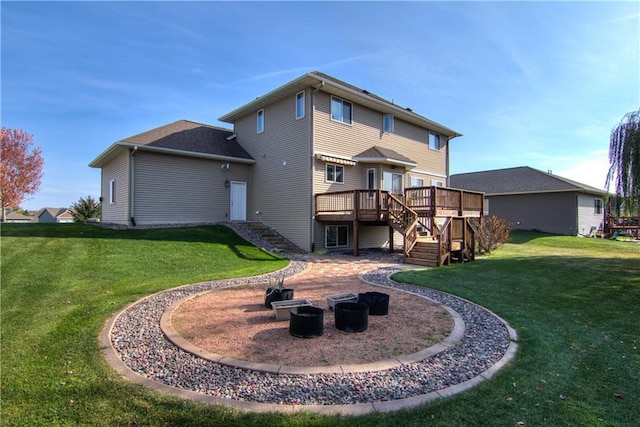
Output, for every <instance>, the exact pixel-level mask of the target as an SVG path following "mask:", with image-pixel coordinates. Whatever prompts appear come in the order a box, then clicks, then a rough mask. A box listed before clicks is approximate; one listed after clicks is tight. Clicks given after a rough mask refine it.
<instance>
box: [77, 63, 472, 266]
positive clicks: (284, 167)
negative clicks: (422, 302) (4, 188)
mask: <svg viewBox="0 0 640 427" xmlns="http://www.w3.org/2000/svg"><path fill="white" fill-rule="evenodd" d="M219 120H220V121H221V122H225V123H230V124H232V125H233V129H223V128H218V127H215V126H210V125H206V124H201V123H194V122H191V121H187V120H180V121H177V122H174V123H170V124H167V125H164V126H160V127H158V128H156V129H152V130H149V131H147V132H144V133H141V134H138V135H134V136H132V137H129V138H125V139H122V140H120V141H117V142H115V143H114V144H112V145H111V146H110V147H108V148H107V149H106V150H105V151H104V152H102V153H101V154H100V155H99V156H98V157H96V158H95V159H94V160H93V161H92V162H91V163H90V164H89V166H91V167H94V168H100V169H101V170H102V175H101V179H102V192H101V194H102V197H101V201H102V204H101V206H102V222H103V223H105V224H118V225H125V226H135V225H158V224H193V223H207V222H210V223H214V222H220V221H258V220H264V221H265V222H267V223H268V224H269V225H270V226H271V227H273V228H274V229H276V230H277V231H278V232H279V233H280V234H281V235H283V236H284V237H286V238H287V239H288V240H289V241H291V242H293V243H294V244H295V245H297V246H298V247H299V248H301V249H302V250H304V251H313V250H316V249H336V250H345V249H353V250H354V252H356V253H357V250H358V248H382V247H389V246H391V247H392V246H393V239H394V233H395V235H396V236H398V237H399V238H400V239H402V238H403V237H407V236H410V238H411V239H412V241H411V242H408V243H407V244H406V245H405V255H407V256H409V252H410V250H411V248H412V247H413V245H414V244H415V241H416V237H415V236H416V228H417V227H418V222H420V223H421V224H422V226H423V228H428V229H431V231H432V232H433V233H434V234H435V233H436V230H435V228H437V226H438V224H437V221H433V217H436V216H439V215H442V216H458V217H460V218H459V220H460V222H464V221H466V217H467V216H479V215H480V213H481V210H482V209H481V206H482V197H481V195H476V197H475V199H474V200H475V205H474V206H473V207H472V206H470V204H467V205H465V207H466V208H467V210H466V211H465V212H462V209H461V206H462V205H461V204H460V203H458V204H456V205H455V206H453V205H451V206H449V205H446V206H447V207H450V208H451V209H444V210H442V209H440V208H441V207H442V206H443V205H441V204H438V205H437V206H438V209H436V208H435V206H436V199H440V198H441V199H443V200H445V199H446V200H447V201H451V202H452V203H453V200H454V199H456V198H461V197H462V194H461V193H459V192H458V193H453V192H452V193H445V189H444V188H443V186H445V185H446V184H447V181H448V177H449V150H450V145H451V140H452V139H453V138H456V137H458V136H460V134H459V133H457V132H456V131H454V130H452V129H450V128H448V127H446V126H444V125H442V124H439V123H436V122H434V121H432V120H430V119H428V118H426V117H423V116H420V115H418V114H416V113H414V112H413V111H412V110H411V109H409V108H403V107H400V106H399V105H397V104H395V103H394V102H392V101H388V100H385V99H383V98H380V97H378V96H376V95H374V94H372V93H370V92H369V91H367V90H364V89H360V88H357V87H355V86H353V85H351V84H349V83H346V82H343V81H341V80H338V79H335V78H333V77H331V76H328V75H326V74H323V73H319V72H311V73H307V74H305V75H303V76H301V77H299V78H297V79H295V80H292V81H290V82H289V83H286V84H285V85H283V86H281V87H279V88H276V89H275V90H273V91H271V92H269V93H267V94H265V95H263V96H260V97H258V98H255V99H253V100H252V101H250V102H249V103H247V104H245V105H243V106H241V107H239V108H237V109H235V110H233V111H231V112H229V113H227V114H225V115H223V116H222V117H220V118H219ZM436 186H438V187H437V188H438V190H437V191H436V190H432V188H435V187H436ZM412 189H415V190H412ZM407 191H412V193H411V195H410V197H408V196H407ZM403 200H404V201H407V202H410V203H413V205H411V204H407V205H405V204H403ZM432 205H433V206H432ZM412 207H416V209H413V210H412V209H411V208H412ZM428 208H431V209H428ZM418 217H420V220H418ZM439 223H440V224H443V223H445V220H444V219H442V220H441V221H440V222H439ZM446 224H452V221H449V222H446ZM451 227H453V225H452V226H451ZM463 228H464V227H463V225H459V226H458V224H456V230H463ZM438 234H439V235H446V236H451V237H450V239H453V233H448V234H447V233H438ZM464 236H468V233H464ZM405 242H406V240H405ZM466 243H467V245H471V243H470V241H469V242H466ZM447 245H449V244H448V243H447V244H445V245H444V246H443V245H441V246H440V247H445V248H448V247H449V246H451V245H449V246H447ZM458 246H459V245H458ZM414 252H415V251H414ZM414 256H415V255H414ZM447 256H448V255H447V254H444V255H442V256H441V257H440V260H443V259H447Z"/></svg>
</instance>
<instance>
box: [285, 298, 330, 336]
mask: <svg viewBox="0 0 640 427" xmlns="http://www.w3.org/2000/svg"><path fill="white" fill-rule="evenodd" d="M290 312H291V319H290V320H289V334H290V335H293V336H294V337H298V338H316V337H320V336H322V334H323V333H324V310H323V309H321V308H318V307H313V306H305V307H296V308H292V309H291V310H290Z"/></svg>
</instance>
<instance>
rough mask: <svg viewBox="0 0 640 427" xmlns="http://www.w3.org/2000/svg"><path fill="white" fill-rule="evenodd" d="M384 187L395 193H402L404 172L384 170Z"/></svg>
mask: <svg viewBox="0 0 640 427" xmlns="http://www.w3.org/2000/svg"><path fill="white" fill-rule="evenodd" d="M382 189H383V190H385V191H390V192H392V193H393V194H402V174H401V173H392V172H387V171H384V172H383V173H382Z"/></svg>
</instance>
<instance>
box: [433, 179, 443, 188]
mask: <svg viewBox="0 0 640 427" xmlns="http://www.w3.org/2000/svg"><path fill="white" fill-rule="evenodd" d="M431 186H432V187H444V182H442V181H438V180H436V179H432V180H431Z"/></svg>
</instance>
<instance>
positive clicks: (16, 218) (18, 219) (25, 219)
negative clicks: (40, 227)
mask: <svg viewBox="0 0 640 427" xmlns="http://www.w3.org/2000/svg"><path fill="white" fill-rule="evenodd" d="M5 222H11V223H22V224H27V223H31V222H34V221H33V217H32V216H28V215H23V214H21V213H19V212H15V211H13V212H8V213H7V215H6V218H5Z"/></svg>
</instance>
